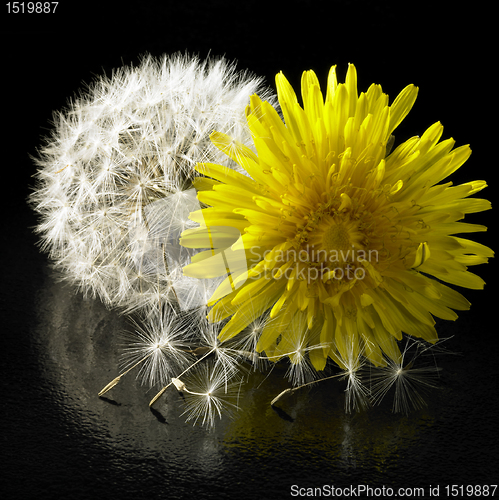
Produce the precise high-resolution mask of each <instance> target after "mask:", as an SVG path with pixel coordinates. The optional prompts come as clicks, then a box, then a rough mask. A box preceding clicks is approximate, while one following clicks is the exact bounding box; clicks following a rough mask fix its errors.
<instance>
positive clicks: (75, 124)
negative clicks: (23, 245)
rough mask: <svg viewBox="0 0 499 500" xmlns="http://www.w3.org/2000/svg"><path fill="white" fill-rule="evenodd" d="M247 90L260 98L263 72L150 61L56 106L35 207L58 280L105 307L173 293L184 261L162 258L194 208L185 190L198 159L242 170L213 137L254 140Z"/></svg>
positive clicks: (176, 58) (180, 59)
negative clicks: (65, 104)
mask: <svg viewBox="0 0 499 500" xmlns="http://www.w3.org/2000/svg"><path fill="white" fill-rule="evenodd" d="M254 92H263V93H264V94H266V93H267V92H266V90H265V89H263V87H262V81H261V79H259V78H255V77H254V76H252V75H250V74H247V73H244V72H236V70H235V67H234V66H233V65H231V64H229V63H228V62H227V61H225V60H224V59H217V60H215V59H213V60H208V61H204V62H201V61H199V60H198V59H197V58H190V57H188V56H184V55H179V54H177V55H173V56H165V57H163V58H162V59H160V60H156V59H153V58H152V57H146V58H144V59H143V60H142V62H141V63H140V65H139V66H137V67H125V68H121V69H119V70H117V71H115V72H114V73H113V75H112V76H111V77H104V76H103V77H101V78H99V79H98V80H97V81H96V82H95V83H94V84H93V85H92V86H91V87H90V88H89V89H88V90H87V91H86V92H85V93H83V94H82V95H80V96H79V97H77V98H75V99H74V100H73V101H71V102H70V104H69V106H68V108H67V109H66V110H64V111H62V112H58V113H56V114H55V115H54V129H53V132H52V136H51V137H50V138H49V139H48V140H47V141H46V144H45V146H44V147H43V148H42V149H41V151H40V155H39V157H38V158H37V160H36V162H37V164H38V166H39V170H38V172H37V174H36V180H37V183H36V187H35V190H34V192H33V194H32V196H31V203H32V204H33V206H34V207H35V210H36V211H37V212H38V214H39V216H40V223H39V225H38V227H37V231H38V233H39V234H40V235H41V242H42V243H41V246H42V248H43V250H45V251H47V252H48V253H49V255H50V257H51V258H52V259H53V261H54V263H55V265H56V267H57V268H59V269H60V270H62V271H63V275H64V276H65V277H66V278H67V279H69V280H71V281H72V282H74V283H75V284H77V285H78V287H79V288H80V289H81V290H83V291H84V292H85V293H89V294H90V295H93V296H98V297H100V298H101V299H102V301H103V302H104V303H106V304H107V305H109V306H123V307H126V308H127V309H129V310H131V309H136V308H139V307H143V306H147V305H148V304H150V303H151V302H154V303H155V305H156V304H157V302H158V300H159V301H161V300H164V299H165V298H166V297H167V296H168V295H170V297H171V293H170V294H168V290H171V287H172V285H174V283H173V282H174V281H175V279H177V278H178V276H181V275H182V273H181V271H180V269H181V265H182V263H183V262H182V261H181V259H180V260H179V256H173V257H172V256H170V257H172V258H171V259H170V261H168V259H167V257H166V254H167V253H168V252H167V250H166V247H167V246H168V243H169V241H174V240H175V235H176V233H177V232H178V231H181V230H182V229H184V228H185V227H189V226H188V225H187V226H186V225H185V224H188V221H187V215H188V213H189V211H191V210H193V206H192V205H190V203H191V202H192V200H191V199H189V198H188V199H185V198H184V197H183V195H182V193H183V192H184V190H185V189H186V188H188V187H189V185H190V182H191V181H192V179H193V177H194V176H195V175H196V172H195V170H194V166H195V164H196V163H197V162H205V161H206V162H216V163H221V164H223V165H225V166H227V167H230V168H232V167H234V166H236V167H237V165H236V164H235V163H234V162H233V161H232V160H230V159H229V158H228V157H227V156H226V155H224V154H223V153H221V152H220V151H219V150H218V148H216V147H215V146H214V145H213V144H212V143H211V141H210V140H209V135H210V134H211V133H212V132H213V131H214V130H219V131H222V132H224V133H227V134H231V136H233V137H234V138H235V139H237V140H238V141H240V142H241V143H242V144H247V145H249V144H250V143H251V141H250V134H249V131H248V129H247V126H246V120H245V118H244V109H245V107H246V105H247V104H248V102H249V96H250V95H251V94H252V93H254ZM161 200H163V202H162V201H161ZM165 200H166V201H165ZM195 206H197V205H194V207H195ZM177 239H178V238H177Z"/></svg>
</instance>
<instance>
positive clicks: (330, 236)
mask: <svg viewBox="0 0 499 500" xmlns="http://www.w3.org/2000/svg"><path fill="white" fill-rule="evenodd" d="M322 246H323V248H324V250H326V252H332V251H334V250H349V249H350V248H352V244H351V243H350V234H349V231H348V229H347V228H346V227H345V226H344V225H343V224H336V223H333V224H332V225H331V226H329V227H328V228H327V229H326V230H325V231H324V235H323V237H322Z"/></svg>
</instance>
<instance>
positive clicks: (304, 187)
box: [181, 65, 493, 380]
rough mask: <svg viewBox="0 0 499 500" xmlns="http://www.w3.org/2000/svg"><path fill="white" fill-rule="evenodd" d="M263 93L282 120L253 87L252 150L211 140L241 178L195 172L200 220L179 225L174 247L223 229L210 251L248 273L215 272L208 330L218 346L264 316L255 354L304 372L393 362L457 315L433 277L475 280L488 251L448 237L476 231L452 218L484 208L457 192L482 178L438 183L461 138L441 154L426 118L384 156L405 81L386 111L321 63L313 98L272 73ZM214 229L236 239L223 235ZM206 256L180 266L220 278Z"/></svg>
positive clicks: (306, 78) (401, 107) (455, 304)
mask: <svg viewBox="0 0 499 500" xmlns="http://www.w3.org/2000/svg"><path fill="white" fill-rule="evenodd" d="M277 89H278V96H279V103H280V105H281V108H282V112H283V115H284V120H285V124H284V123H283V121H282V120H281V118H280V117H279V115H278V114H277V113H276V111H275V110H274V108H273V107H272V106H271V105H270V104H269V103H267V102H264V101H262V100H261V99H260V98H259V97H257V96H256V95H255V96H252V98H251V103H250V106H249V107H248V109H247V120H248V124H249V127H250V129H251V132H252V135H253V140H254V145H255V148H256V154H255V153H254V152H253V151H251V150H250V149H249V148H248V147H247V146H245V145H243V144H240V143H239V142H238V141H237V140H235V139H234V138H231V137H229V136H228V135H226V134H224V133H221V132H215V133H214V134H212V136H211V137H212V141H213V143H214V144H215V145H216V146H217V147H219V148H220V150H221V151H223V152H225V153H226V154H227V155H228V156H230V157H231V158H232V159H233V160H234V161H236V162H237V163H238V164H239V165H240V166H241V167H242V168H243V169H244V170H245V171H246V173H247V174H248V175H243V174H242V173H239V172H237V171H234V170H230V169H228V168H226V167H225V166H221V165H215V164H212V163H204V164H203V163H201V164H199V165H198V166H197V167H196V169H197V170H198V172H200V173H202V174H204V175H205V176H207V177H209V178H211V179H213V180H212V181H209V182H208V181H206V182H204V183H203V184H201V185H200V191H199V193H198V199H199V201H200V202H202V203H205V204H206V205H209V206H210V207H209V208H205V209H203V210H201V211H197V212H194V213H193V214H191V218H192V219H193V220H194V221H197V222H200V223H201V227H200V228H199V229H188V230H186V231H184V233H183V235H182V239H181V244H183V245H184V246H186V247H189V248H201V247H203V248H206V246H207V245H206V242H207V235H208V236H209V238H210V239H213V238H217V237H218V238H219V240H220V241H221V240H223V238H224V237H225V239H226V243H225V248H220V246H219V247H218V248H214V250H215V251H216V252H217V253H219V252H220V251H222V252H223V254H225V256H230V254H231V252H236V251H239V252H241V251H245V252H246V255H247V262H248V263H249V266H248V267H250V270H249V271H248V270H247V269H246V268H245V267H244V266H239V268H234V269H233V268H230V269H229V270H230V271H231V272H230V273H229V275H228V276H227V278H226V279H225V281H224V282H223V283H222V284H221V285H220V286H219V287H218V289H217V290H216V291H215V293H214V294H213V296H212V298H211V301H210V304H211V305H213V308H212V310H211V312H210V315H209V317H210V320H211V321H219V320H221V319H226V318H229V317H230V320H229V321H228V322H227V323H226V324H225V326H224V327H223V329H222V331H221V334H220V338H221V339H222V340H226V339H230V338H232V337H234V336H236V335H237V334H238V333H239V332H241V331H242V330H243V329H244V328H246V327H247V326H248V325H250V323H251V322H252V321H254V320H255V319H257V318H259V317H260V316H261V315H262V314H264V313H265V312H266V311H270V315H269V319H268V321H266V325H265V327H264V328H263V330H262V332H261V334H260V337H259V340H258V343H257V345H256V350H257V351H258V352H262V351H265V353H266V355H267V357H269V358H270V359H276V358H280V357H283V356H288V357H289V358H290V360H291V362H292V363H302V362H303V360H304V359H305V354H306V355H307V356H308V357H309V359H310V361H311V363H312V365H313V366H314V368H315V369H316V370H322V369H324V368H325V365H326V361H327V359H328V358H331V359H332V360H333V361H334V362H336V363H337V364H338V365H339V366H340V367H341V368H342V369H344V370H350V369H351V366H352V363H354V364H355V362H354V361H353V360H355V359H356V358H357V357H359V356H361V355H363V356H364V357H365V358H367V359H368V360H369V361H370V362H371V363H372V364H373V365H375V366H384V365H386V359H385V358H388V359H390V360H392V361H393V362H394V363H399V362H400V359H401V353H400V350H399V347H398V344H397V340H400V339H401V338H402V333H403V332H405V333H407V334H409V335H412V336H414V337H419V338H422V339H424V340H426V341H428V342H435V341H436V340H437V333H436V331H435V328H434V323H435V321H434V319H433V316H436V317H439V318H443V319H448V320H454V319H456V318H457V315H456V313H455V312H454V311H453V309H455V310H466V309H468V307H469V303H468V301H467V300H466V299H465V298H464V297H463V296H462V295H461V294H459V293H458V292H456V291H454V290H453V289H451V288H449V287H448V286H447V285H444V284H443V283H442V282H446V283H449V284H453V285H459V286H462V287H467V288H473V289H480V288H482V287H483V285H484V282H483V280H482V279H481V278H480V277H478V276H476V275H474V274H472V273H470V272H469V271H468V270H467V267H468V266H471V265H476V264H481V263H485V262H487V258H488V257H491V256H492V255H493V252H492V251H491V250H490V249H489V248H487V247H485V246H483V245H480V244H478V243H475V242H473V241H471V240H468V239H465V238H462V237H457V236H453V235H454V234H459V233H467V232H473V231H483V230H485V229H486V228H485V227H484V226H480V225H477V224H467V223H464V222H459V221H460V220H461V219H462V218H463V217H464V215H465V214H467V213H472V212H480V211H483V210H487V209H489V208H490V203H489V202H488V201H486V200H482V199H476V198H468V197H469V196H470V195H473V194H474V193H476V192H478V191H480V190H481V189H483V188H484V187H485V186H486V184H485V182H484V181H473V182H468V183H466V184H462V185H458V186H452V183H451V182H445V183H440V182H441V181H443V180H444V179H446V178H447V177H448V176H449V175H451V174H452V173H453V172H454V171H455V170H457V169H458V168H459V167H460V166H461V165H462V164H463V163H464V162H465V161H466V159H467V158H468V156H469V154H470V149H469V147H468V146H462V147H459V148H457V149H455V150H453V149H452V148H453V145H454V141H453V140H452V139H448V140H445V141H442V142H439V140H440V137H441V135H442V125H441V124H440V123H436V124H434V125H432V126H431V127H430V128H429V129H428V130H427V131H426V132H425V133H424V134H423V135H422V136H421V137H414V138H412V139H409V140H408V141H406V142H404V143H402V144H400V145H399V146H398V147H397V148H396V149H395V150H394V151H393V152H391V153H390V152H389V149H390V147H391V145H390V144H391V142H392V141H393V136H392V132H393V131H394V130H395V128H396V127H397V126H398V125H399V124H400V122H401V121H402V120H403V119H404V117H405V116H406V115H407V113H408V112H409V111H410V109H411V107H412V106H413V104H414V101H415V99H416V95H417V88H416V87H414V86H413V85H409V86H408V87H406V88H405V89H404V90H403V91H402V92H401V93H400V94H399V96H398V97H397V98H396V99H395V101H394V102H393V103H392V104H391V106H389V105H388V96H387V95H385V94H383V93H382V90H381V87H380V86H379V85H372V86H371V87H370V88H369V89H368V90H367V92H365V93H361V94H360V95H359V94H358V93H357V76H356V70H355V67H354V66H353V65H350V66H349V69H348V73H347V76H346V81H345V83H344V84H338V83H337V79H336V71H335V68H334V67H333V68H332V69H331V72H330V74H329V79H328V85H327V91H326V96H325V99H324V97H323V95H322V93H321V90H320V87H319V82H318V80H317V77H316V75H315V74H314V73H313V72H312V71H308V72H305V73H304V74H303V77H302V97H303V107H302V106H300V105H299V104H298V100H297V97H296V95H295V93H294V91H293V89H292V88H291V86H290V84H289V83H288V81H287V80H286V78H285V77H284V76H283V75H282V74H279V75H277ZM228 229H236V230H237V231H236V232H237V234H238V235H239V234H242V236H241V237H239V238H238V237H237V236H235V237H232V238H229V236H228V235H229V234H230V231H228ZM211 254H212V253H211V252H205V255H206V258H205V259H201V258H200V256H199V255H198V256H197V257H198V258H197V259H196V261H195V262H193V263H192V264H190V265H188V266H186V267H185V268H184V272H185V274H187V275H189V276H193V277H198V278H203V277H208V276H215V275H217V274H219V275H222V274H224V273H225V272H226V270H227V269H226V266H224V265H220V259H214V257H211ZM332 254H334V257H335V258H334V259H330V258H329V256H330V255H332ZM203 256H204V255H203ZM217 256H218V255H216V256H215V257H217ZM283 256H288V257H287V258H284V259H283ZM297 256H300V258H298V257H297ZM303 256H307V258H303ZM228 260H230V259H228V257H227V258H226V259H225V260H224V261H225V262H227V261H228ZM333 260H334V261H335V263H334V268H331V265H330V262H331V261H333ZM434 278H436V279H434ZM293 346H298V348H297V349H293ZM307 346H308V351H307ZM300 379H301V377H299V376H298V377H297V380H300Z"/></svg>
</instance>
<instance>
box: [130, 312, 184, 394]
mask: <svg viewBox="0 0 499 500" xmlns="http://www.w3.org/2000/svg"><path fill="white" fill-rule="evenodd" d="M132 323H133V325H134V330H133V331H132V332H126V333H125V335H124V351H123V355H122V362H121V365H122V368H123V369H124V370H126V369H128V368H129V367H130V366H137V365H138V364H139V363H140V369H139V372H138V374H137V378H139V379H140V380H141V382H142V383H143V384H147V385H149V386H151V387H152V386H154V385H156V384H159V383H160V384H165V383H166V382H167V381H169V380H170V379H171V378H172V377H173V376H174V375H175V374H178V373H179V372H181V371H182V370H184V369H185V368H186V367H187V366H189V365H190V364H192V363H193V357H192V355H190V354H189V353H190V347H191V346H190V340H191V339H189V337H188V336H186V328H189V326H190V324H189V322H188V321H186V319H185V318H183V317H182V316H181V315H180V314H178V313H177V312H176V311H175V310H174V309H173V308H172V307H170V306H166V307H164V308H163V309H158V310H156V312H155V314H154V315H152V314H149V315H148V316H147V317H140V316H139V317H138V318H136V319H133V320H132Z"/></svg>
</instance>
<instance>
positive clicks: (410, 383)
mask: <svg viewBox="0 0 499 500" xmlns="http://www.w3.org/2000/svg"><path fill="white" fill-rule="evenodd" d="M435 346H438V344H434V345H432V344H426V343H424V342H421V341H419V340H416V339H410V338H407V339H406V344H405V347H404V349H403V350H402V353H401V356H400V359H399V360H398V361H394V360H392V359H390V358H387V364H386V366H384V367H378V368H373V369H372V373H371V392H372V397H373V402H374V403H376V404H379V403H380V402H381V400H382V399H383V398H384V397H385V396H386V395H387V394H388V392H389V391H390V390H391V389H392V388H393V387H394V388H395V394H394V398H393V411H394V412H395V413H404V414H408V413H409V412H410V410H411V409H415V410H417V409H420V408H422V407H424V406H426V402H425V399H424V396H425V395H426V394H427V393H428V391H429V390H430V389H434V388H436V387H437V381H438V378H439V372H440V370H441V369H440V368H439V367H437V366H436V365H435V364H428V363H425V361H424V359H422V357H424V356H425V355H428V354H432V350H433V348H434V347H435ZM418 365H419V366H418Z"/></svg>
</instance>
